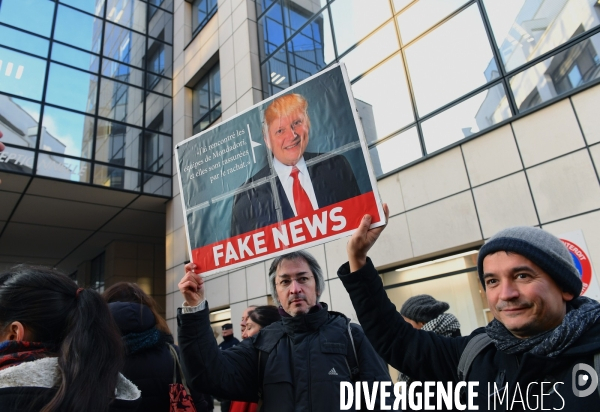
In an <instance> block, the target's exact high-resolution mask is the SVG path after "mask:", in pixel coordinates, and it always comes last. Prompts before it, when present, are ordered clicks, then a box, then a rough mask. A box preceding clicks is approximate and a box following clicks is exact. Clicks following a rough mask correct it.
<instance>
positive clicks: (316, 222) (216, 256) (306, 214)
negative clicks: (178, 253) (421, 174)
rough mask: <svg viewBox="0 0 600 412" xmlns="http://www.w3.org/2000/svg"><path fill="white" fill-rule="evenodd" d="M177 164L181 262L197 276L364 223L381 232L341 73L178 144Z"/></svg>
mask: <svg viewBox="0 0 600 412" xmlns="http://www.w3.org/2000/svg"><path fill="white" fill-rule="evenodd" d="M361 110H362V111H365V110H368V107H366V105H364V104H363V105H361ZM363 115H364V116H362V117H364V119H370V118H372V116H369V113H363ZM366 121H368V120H366ZM368 126H369V127H373V125H371V124H369V125H368ZM176 156H177V165H178V169H179V178H180V179H179V180H180V184H181V193H182V199H183V202H182V203H183V209H184V215H185V223H186V229H187V234H188V240H189V250H190V256H191V259H192V261H193V262H194V263H195V264H196V265H198V266H199V267H200V268H202V272H203V273H204V274H211V273H217V272H220V271H223V270H231V269H234V268H235V267H239V266H245V265H248V264H251V263H255V262H259V261H261V260H266V259H269V258H271V257H273V256H275V255H277V254H282V253H287V252H290V251H292V250H294V249H300V248H306V247H311V246H315V245H317V244H320V243H324V242H326V241H330V240H333V239H336V238H339V237H342V236H348V235H350V234H351V233H352V232H353V231H354V230H355V229H356V228H357V227H358V225H359V223H360V220H361V218H362V216H363V215H364V214H365V213H369V214H371V215H372V216H373V225H372V226H373V227H375V226H380V225H382V224H384V223H385V221H384V220H385V218H384V214H383V210H382V206H381V201H380V199H379V194H378V193H377V185H376V180H375V176H374V173H373V171H372V167H371V164H370V158H369V152H368V148H367V145H366V142H365V139H364V135H363V132H362V125H361V116H359V114H358V112H357V111H356V108H355V104H354V99H353V98H352V94H351V90H350V85H349V82H348V80H347V78H346V76H345V70H344V68H343V66H339V65H336V66H333V67H332V68H330V69H328V70H327V71H324V72H321V73H319V74H318V75H315V76H313V77H311V78H309V79H306V80H304V81H303V82H301V83H299V84H297V85H295V86H293V87H291V88H289V89H287V90H285V91H283V92H282V93H279V94H278V95H275V96H273V97H271V98H269V99H267V100H265V101H263V102H261V103H259V104H257V105H255V106H254V107H252V108H250V109H248V110H247V111H245V112H243V113H240V114H238V115H237V116H235V117H233V118H231V119H228V120H227V121H225V122H222V123H220V124H218V125H217V126H215V127H213V128H211V129H208V130H206V131H204V132H202V133H200V134H198V135H196V136H193V137H192V138H190V139H187V140H185V141H183V142H182V143H180V144H179V145H177V148H176Z"/></svg>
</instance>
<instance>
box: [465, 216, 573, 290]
mask: <svg viewBox="0 0 600 412" xmlns="http://www.w3.org/2000/svg"><path fill="white" fill-rule="evenodd" d="M501 251H504V252H514V253H517V254H519V255H521V256H524V257H526V258H527V259H529V260H531V261H532V262H533V263H535V264H536V265H537V266H539V267H540V268H541V269H542V270H543V271H544V272H546V273H547V274H548V276H550V277H551V278H552V279H553V280H554V281H555V282H556V284H557V285H558V286H559V287H561V288H562V289H563V290H564V291H565V292H569V293H572V294H573V295H575V297H577V296H579V294H580V293H581V288H582V286H583V284H582V282H581V277H580V275H579V272H578V271H577V268H575V265H574V263H573V258H572V257H571V253H570V252H569V251H568V249H567V248H566V246H565V245H564V244H563V243H562V242H561V241H560V239H558V238H557V237H556V236H554V235H552V234H550V233H548V232H546V231H545V230H542V229H538V228H535V227H529V226H517V227H511V228H508V229H504V230H501V231H500V232H498V233H496V234H495V235H494V236H492V237H491V238H489V239H488V240H487V242H485V244H484V245H483V246H482V247H481V249H480V250H479V257H478V258H477V271H478V273H479V280H480V281H481V284H482V285H483V289H484V290H485V283H484V282H483V260H484V259H485V257H486V256H487V255H490V254H493V253H496V252H501Z"/></svg>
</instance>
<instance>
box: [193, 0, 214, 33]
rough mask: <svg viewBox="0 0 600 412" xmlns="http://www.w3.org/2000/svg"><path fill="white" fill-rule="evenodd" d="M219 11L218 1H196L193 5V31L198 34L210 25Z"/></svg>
mask: <svg viewBox="0 0 600 412" xmlns="http://www.w3.org/2000/svg"><path fill="white" fill-rule="evenodd" d="M216 11H217V0H194V3H193V4H192V31H193V32H194V33H196V32H197V31H200V30H202V28H203V27H204V26H205V25H206V23H208V21H209V20H210V19H211V18H212V16H214V14H215V12H216Z"/></svg>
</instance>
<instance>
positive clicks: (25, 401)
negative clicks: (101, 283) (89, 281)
mask: <svg viewBox="0 0 600 412" xmlns="http://www.w3.org/2000/svg"><path fill="white" fill-rule="evenodd" d="M122 364H123V343H122V341H121V337H120V335H119V329H118V328H117V325H116V324H115V321H114V320H113V318H112V316H111V315H110V312H109V310H108V307H107V305H106V302H104V300H103V299H102V297H101V296H100V295H99V294H98V293H97V292H96V291H94V290H91V289H83V288H78V287H77V285H76V284H75V282H73V281H72V280H71V279H70V278H69V277H68V276H66V275H64V274H62V273H60V272H59V271H57V270H54V269H50V268H45V267H41V266H28V265H19V266H15V267H13V268H12V269H10V270H8V271H7V272H4V273H2V274H0V410H1V411H3V412H5V411H42V412H55V411H86V412H107V411H114V412H116V411H128V410H136V409H137V407H138V405H139V403H140V391H139V390H138V388H137V387H136V386H135V385H134V384H133V383H131V382H130V381H129V380H127V379H126V378H124V377H123V375H121V374H120V373H119V370H120V369H121V366H122Z"/></svg>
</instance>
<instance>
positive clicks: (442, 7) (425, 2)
mask: <svg viewBox="0 0 600 412" xmlns="http://www.w3.org/2000/svg"><path fill="white" fill-rule="evenodd" d="M466 2H467V0H420V1H417V2H416V3H415V4H413V5H412V6H411V7H409V8H408V9H406V11H404V12H403V13H402V14H400V15H399V16H398V27H399V28H400V36H401V38H402V44H407V43H409V42H410V41H411V40H413V39H414V38H415V37H417V36H418V35H419V34H421V33H423V32H424V31H425V30H427V29H428V28H430V27H432V26H433V25H435V24H436V23H437V22H439V21H440V20H442V19H443V18H444V17H446V16H448V15H449V14H450V13H452V12H453V11H454V10H456V9H458V8H459V7H460V6H462V5H463V4H465V3H466Z"/></svg>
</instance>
